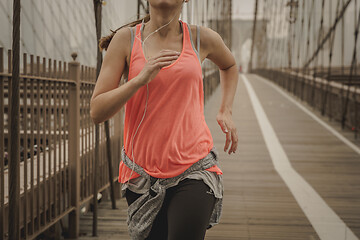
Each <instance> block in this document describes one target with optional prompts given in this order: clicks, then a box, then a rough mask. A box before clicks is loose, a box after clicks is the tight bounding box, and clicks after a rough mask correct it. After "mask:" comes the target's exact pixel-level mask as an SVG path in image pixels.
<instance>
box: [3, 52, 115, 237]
mask: <svg viewBox="0 0 360 240" xmlns="http://www.w3.org/2000/svg"><path fill="white" fill-rule="evenodd" d="M73 58H74V61H72V62H70V63H66V62H57V61H56V60H51V59H46V58H42V59H41V58H40V57H38V56H37V57H35V56H33V55H30V56H28V55H27V54H24V55H23V66H22V73H21V74H20V82H19V86H20V112H19V115H18V116H17V117H19V118H20V126H19V129H20V152H19V153H18V154H19V155H20V178H19V180H20V199H17V200H18V201H19V203H20V206H19V211H20V216H19V217H20V236H21V238H26V239H32V238H34V237H36V236H37V235H38V234H39V233H41V232H43V231H44V230H46V229H47V228H49V227H50V226H52V225H53V224H54V223H56V222H58V221H59V220H60V219H62V218H63V217H64V216H66V215H68V214H69V228H70V229H69V233H70V236H77V235H78V231H79V214H80V209H79V208H80V206H81V205H82V204H84V203H86V202H89V201H90V200H91V199H92V196H93V191H92V185H93V179H94V177H95V176H94V174H93V173H94V172H93V169H94V149H95V137H94V136H95V131H94V128H95V125H94V124H93V122H92V120H91V118H90V98H91V95H92V91H93V88H94V86H95V69H94V68H90V67H85V66H81V65H80V63H78V62H76V61H75V58H76V55H73ZM41 60H42V61H41ZM8 61H9V63H11V51H10V50H9V51H8ZM8 66H11V64H8ZM10 81H11V67H10V68H9V69H7V70H5V69H4V49H3V48H0V116H2V117H0V127H1V129H2V131H1V132H0V157H1V158H0V239H7V238H8V235H7V231H8V226H9V224H11V219H12V216H11V209H9V208H8V203H9V201H14V199H9V194H8V193H9V190H10V189H9V179H10V175H11V174H14V173H11V172H9V169H8V167H7V166H8V163H9V161H11V156H9V153H8V151H9V150H8V149H9V143H10V140H9V139H10V138H11V135H12V130H11V129H9V126H10V124H9V123H10V121H11V119H12V118H14V117H16V116H10V115H9V114H10V112H9V109H10V107H11V102H10V101H9V99H10V97H9V96H11V90H10V88H9V82H10ZM121 136H122V114H121V112H119V113H118V114H116V115H115V116H114V117H113V118H112V119H111V120H110V137H111V145H112V148H111V149H112V152H111V154H112V158H111V159H113V166H118V164H119V161H120V155H121V154H120V150H121V146H122V138H121ZM99 152H100V161H99V164H98V166H96V167H97V168H98V169H99V170H98V173H99V175H98V176H97V179H98V186H99V191H102V190H104V189H105V188H107V187H108V186H109V179H108V169H107V156H106V146H105V131H104V127H103V125H101V126H100V140H99ZM113 171H114V174H113V175H114V176H117V168H116V167H115V168H114V169H113ZM114 181H116V178H115V179H114ZM9 214H10V216H9ZM13 217H14V218H16V216H13ZM8 219H10V221H7V220H8Z"/></svg>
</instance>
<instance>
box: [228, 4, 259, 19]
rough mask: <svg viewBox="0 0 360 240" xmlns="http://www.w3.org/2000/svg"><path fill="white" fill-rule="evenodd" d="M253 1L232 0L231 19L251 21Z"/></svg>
mask: <svg viewBox="0 0 360 240" xmlns="http://www.w3.org/2000/svg"><path fill="white" fill-rule="evenodd" d="M254 7H255V0H233V18H242V19H253V18H254Z"/></svg>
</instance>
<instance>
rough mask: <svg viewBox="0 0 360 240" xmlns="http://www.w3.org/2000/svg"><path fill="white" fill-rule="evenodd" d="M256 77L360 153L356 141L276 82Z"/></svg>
mask: <svg viewBox="0 0 360 240" xmlns="http://www.w3.org/2000/svg"><path fill="white" fill-rule="evenodd" d="M256 77H258V79H260V81H262V82H264V83H265V84H267V85H269V86H271V87H272V88H274V89H275V90H276V91H278V92H279V93H280V94H281V95H283V96H284V97H286V98H287V99H288V100H289V101H291V102H292V103H294V104H295V105H296V106H298V107H299V108H300V109H301V110H303V111H304V112H305V113H307V114H308V115H309V116H310V117H312V118H313V119H314V120H315V121H317V122H318V123H319V124H321V125H322V126H323V127H324V128H326V129H327V130H328V131H329V132H331V133H332V134H334V135H335V136H336V137H337V138H339V139H340V140H341V141H342V142H343V143H345V144H346V145H348V146H349V147H350V148H351V149H353V150H354V151H355V152H356V153H358V154H359V155H360V147H358V146H356V145H355V144H354V143H352V142H351V141H349V140H348V139H347V138H345V137H344V136H343V135H342V134H341V133H339V132H338V131H336V130H335V129H334V128H333V127H332V126H330V125H329V124H327V123H326V122H325V121H323V120H322V119H320V118H319V117H318V116H316V115H315V114H314V113H312V112H311V111H309V110H308V109H307V108H305V107H304V106H303V105H302V104H301V103H299V102H297V101H296V100H295V99H293V98H292V97H290V96H289V94H287V93H286V92H285V91H284V90H282V89H281V88H280V87H278V86H276V85H275V83H272V82H270V81H269V80H265V79H264V78H262V77H261V76H259V75H256Z"/></svg>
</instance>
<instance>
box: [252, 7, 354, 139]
mask: <svg viewBox="0 0 360 240" xmlns="http://www.w3.org/2000/svg"><path fill="white" fill-rule="evenodd" d="M256 6H257V10H256V11H255V13H254V15H256V16H254V19H257V21H256V24H254V28H253V37H252V42H253V43H254V44H253V48H254V49H255V50H254V51H253V54H252V57H251V64H250V65H249V67H250V69H251V71H252V72H254V73H258V74H260V75H262V76H264V77H267V78H269V79H270V80H272V81H274V82H275V83H277V84H278V85H280V86H282V87H283V88H285V89H286V90H287V91H289V92H291V93H293V94H294V95H296V96H298V97H299V98H300V99H301V100H303V101H305V102H307V103H308V104H309V105H310V106H312V107H313V108H314V109H316V110H318V111H319V112H320V113H321V114H322V115H323V116H328V117H329V119H330V120H335V121H337V122H339V124H340V125H341V127H342V129H345V128H346V129H349V130H350V131H352V132H353V135H354V138H355V139H357V137H358V133H359V128H360V116H359V112H360V111H359V110H360V104H359V94H360V89H359V85H360V76H359V74H358V73H357V68H358V59H359V51H358V48H359V42H358V33H359V28H360V15H359V4H358V1H357V0H330V1H325V0H322V1H315V0H309V1H307V0H279V1H278V0H257V4H256ZM345 23H346V24H345ZM264 38H265V40H264Z"/></svg>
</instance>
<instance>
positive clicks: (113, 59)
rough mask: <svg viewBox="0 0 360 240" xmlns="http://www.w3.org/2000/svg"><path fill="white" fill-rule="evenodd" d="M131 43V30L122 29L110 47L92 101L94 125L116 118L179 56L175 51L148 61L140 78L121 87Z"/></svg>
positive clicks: (91, 108) (163, 52)
mask: <svg viewBox="0 0 360 240" xmlns="http://www.w3.org/2000/svg"><path fill="white" fill-rule="evenodd" d="M124 43H125V44H124ZM130 44H131V43H130V31H129V29H127V28H123V29H120V30H119V31H118V32H117V33H116V34H115V35H114V37H113V39H112V40H111V42H110V44H109V46H108V49H107V53H106V55H105V57H104V61H103V63H102V65H101V70H100V73H99V77H98V79H97V82H96V84H95V88H94V91H93V95H92V97H91V100H90V116H91V118H92V120H93V122H94V123H95V124H98V123H101V122H104V121H106V120H108V119H109V118H111V117H112V116H113V115H115V114H116V113H117V112H118V111H119V110H120V109H121V108H122V107H123V106H124V105H125V103H126V102H127V101H128V100H129V99H130V98H131V97H132V96H133V95H134V94H135V93H136V91H137V90H138V89H139V88H141V87H142V86H144V85H146V84H147V83H149V82H150V81H151V80H152V79H154V78H155V76H156V75H157V73H158V72H159V71H160V69H161V68H162V67H165V66H167V65H170V64H171V63H172V62H173V61H175V60H176V59H177V57H178V56H179V53H177V52H175V51H170V50H164V51H161V52H160V53H159V54H158V55H157V56H155V57H154V58H152V59H150V60H149V61H148V62H147V64H146V65H145V67H144V68H143V70H142V71H141V72H140V73H139V75H137V76H136V77H134V78H133V79H131V81H127V82H126V83H124V84H122V85H121V86H120V87H118V85H119V81H120V80H121V76H122V74H123V71H124V68H125V65H126V59H127V57H128V55H129V53H130Z"/></svg>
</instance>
